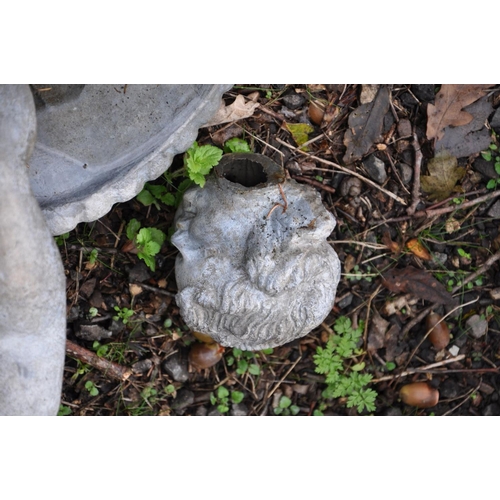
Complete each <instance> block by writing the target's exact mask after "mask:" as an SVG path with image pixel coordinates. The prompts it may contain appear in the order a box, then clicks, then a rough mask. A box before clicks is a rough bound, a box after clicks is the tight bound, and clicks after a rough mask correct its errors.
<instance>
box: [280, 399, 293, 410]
mask: <svg viewBox="0 0 500 500" xmlns="http://www.w3.org/2000/svg"><path fill="white" fill-rule="evenodd" d="M291 404H292V400H291V399H290V398H289V397H287V396H281V399H280V402H279V407H280V408H283V409H284V408H288V407H289V406H290V405H291Z"/></svg>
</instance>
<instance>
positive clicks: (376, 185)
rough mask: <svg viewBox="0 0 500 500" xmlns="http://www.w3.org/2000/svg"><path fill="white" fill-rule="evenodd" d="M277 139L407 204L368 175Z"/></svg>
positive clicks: (402, 203) (288, 146)
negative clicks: (365, 175)
mask: <svg viewBox="0 0 500 500" xmlns="http://www.w3.org/2000/svg"><path fill="white" fill-rule="evenodd" d="M276 141H277V142H279V143H280V144H283V146H286V147H287V148H289V149H291V150H293V151H297V152H298V153H300V154H302V155H304V156H307V157H308V158H311V159H312V160H316V161H319V162H320V163H324V164H325V165H330V166H331V167H333V168H336V169H338V170H340V171H341V172H345V173H346V174H349V175H353V176H354V177H357V178H358V179H361V180H362V181H363V182H365V183H366V184H369V185H370V186H373V187H374V188H376V189H378V190H379V191H382V192H383V193H385V194H386V195H387V196H389V197H391V198H394V199H395V200H396V201H398V202H399V203H401V205H407V203H406V201H405V200H403V198H400V197H399V196H398V195H396V194H394V193H391V192H390V191H388V190H387V189H385V188H383V187H382V186H379V185H378V184H377V183H375V182H373V181H371V180H370V179H367V178H366V177H364V176H362V175H361V174H358V173H357V172H356V171H354V170H349V169H348V168H345V167H342V166H340V165H339V164H337V163H334V162H333V161H328V160H324V159H323V158H320V157H319V156H315V155H311V154H309V153H306V152H304V151H301V150H300V149H299V148H296V147H294V146H291V145H290V144H288V143H287V142H285V141H283V140H281V139H280V138H279V137H276Z"/></svg>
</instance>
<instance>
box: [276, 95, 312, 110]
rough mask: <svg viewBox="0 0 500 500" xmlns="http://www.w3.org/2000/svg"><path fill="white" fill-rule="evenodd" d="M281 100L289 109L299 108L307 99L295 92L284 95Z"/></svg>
mask: <svg viewBox="0 0 500 500" xmlns="http://www.w3.org/2000/svg"><path fill="white" fill-rule="evenodd" d="M281 100H282V101H283V104H284V105H285V106H286V107H287V108H288V109H297V108H300V107H301V106H302V104H304V102H305V100H306V99H305V97H304V96H302V95H300V94H295V93H293V94H288V95H285V96H283V97H282V98H281Z"/></svg>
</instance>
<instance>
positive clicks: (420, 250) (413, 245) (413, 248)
mask: <svg viewBox="0 0 500 500" xmlns="http://www.w3.org/2000/svg"><path fill="white" fill-rule="evenodd" d="M406 246H407V247H408V249H409V250H410V252H412V253H413V254H414V255H416V256H417V257H419V258H420V259H424V260H431V259H432V257H431V254H430V253H429V250H427V248H425V247H424V245H422V243H420V241H418V239H417V238H412V239H411V240H409V241H408V242H407V243H406Z"/></svg>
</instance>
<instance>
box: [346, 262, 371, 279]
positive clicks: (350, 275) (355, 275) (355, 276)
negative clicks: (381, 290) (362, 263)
mask: <svg viewBox="0 0 500 500" xmlns="http://www.w3.org/2000/svg"><path fill="white" fill-rule="evenodd" d="M345 276H346V277H347V279H348V280H350V281H361V280H362V279H364V280H366V281H368V282H371V281H372V275H370V274H363V273H362V272H361V270H360V268H359V266H358V265H357V264H356V265H355V266H354V267H353V269H352V272H351V273H347V274H345Z"/></svg>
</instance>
